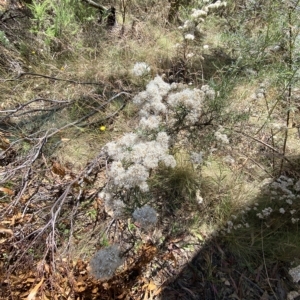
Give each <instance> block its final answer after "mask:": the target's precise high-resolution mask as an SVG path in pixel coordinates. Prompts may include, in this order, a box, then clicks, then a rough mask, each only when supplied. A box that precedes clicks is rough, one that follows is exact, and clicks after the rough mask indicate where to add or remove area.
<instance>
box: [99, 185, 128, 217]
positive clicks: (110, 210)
mask: <svg viewBox="0 0 300 300" xmlns="http://www.w3.org/2000/svg"><path fill="white" fill-rule="evenodd" d="M99 197H100V199H103V200H104V201H105V202H104V207H105V211H106V213H107V214H108V215H110V216H111V217H112V218H114V219H121V218H122V217H124V215H125V207H126V205H125V203H124V202H123V201H122V200H121V199H114V197H113V196H112V194H111V193H108V192H105V191H102V192H100V193H99Z"/></svg>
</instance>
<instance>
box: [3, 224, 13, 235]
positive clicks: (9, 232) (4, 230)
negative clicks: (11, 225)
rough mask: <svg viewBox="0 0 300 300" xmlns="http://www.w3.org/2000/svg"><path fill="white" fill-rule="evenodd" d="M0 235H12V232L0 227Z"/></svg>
mask: <svg viewBox="0 0 300 300" xmlns="http://www.w3.org/2000/svg"><path fill="white" fill-rule="evenodd" d="M0 233H8V234H10V235H14V233H13V231H12V230H11V229H7V228H5V227H3V226H1V225H0Z"/></svg>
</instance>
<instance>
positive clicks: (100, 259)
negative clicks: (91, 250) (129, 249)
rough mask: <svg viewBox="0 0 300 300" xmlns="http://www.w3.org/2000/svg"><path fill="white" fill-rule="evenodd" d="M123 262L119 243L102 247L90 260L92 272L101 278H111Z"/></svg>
mask: <svg viewBox="0 0 300 300" xmlns="http://www.w3.org/2000/svg"><path fill="white" fill-rule="evenodd" d="M122 263H123V260H122V258H120V250H119V247H118V246H117V245H112V246H109V247H106V248H105V249H101V250H99V251H97V252H96V253H95V255H94V256H93V258H92V259H91V261H90V270H91V274H92V275H93V276H94V277H95V278H97V279H101V280H106V279H109V278H111V277H112V276H113V274H114V272H115V271H116V269H117V268H118V267H120V266H121V265H122Z"/></svg>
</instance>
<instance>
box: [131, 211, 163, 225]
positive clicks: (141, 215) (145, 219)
mask: <svg viewBox="0 0 300 300" xmlns="http://www.w3.org/2000/svg"><path fill="white" fill-rule="evenodd" d="M132 216H133V218H134V219H135V221H136V222H137V223H138V224H139V225H140V226H141V227H142V228H143V229H149V228H151V227H153V226H154V225H155V224H156V223H157V215H156V211H155V210H154V209H153V208H152V207H151V206H149V205H145V206H143V207H141V208H137V209H136V210H135V211H134V212H133V214H132Z"/></svg>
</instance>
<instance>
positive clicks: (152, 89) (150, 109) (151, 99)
mask: <svg viewBox="0 0 300 300" xmlns="http://www.w3.org/2000/svg"><path fill="white" fill-rule="evenodd" d="M170 89H171V86H170V85H169V84H168V83H166V82H164V81H163V79H162V78H161V77H160V76H156V77H155V78H154V79H153V80H151V81H150V82H149V83H148V84H147V86H146V90H145V91H143V92H141V93H139V94H137V95H136V96H135V97H134V98H133V103H135V104H137V105H139V106H141V107H142V109H141V110H140V115H141V116H142V117H146V118H148V117H149V115H151V114H154V115H159V114H160V113H166V111H167V107H166V105H165V104H164V103H163V102H162V100H163V97H164V96H166V95H167V94H168V92H169V91H170Z"/></svg>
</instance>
